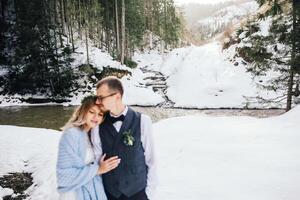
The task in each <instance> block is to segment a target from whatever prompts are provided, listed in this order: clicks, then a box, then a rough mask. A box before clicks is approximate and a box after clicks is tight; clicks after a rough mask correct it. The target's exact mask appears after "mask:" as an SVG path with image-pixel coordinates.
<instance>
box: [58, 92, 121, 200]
mask: <svg viewBox="0 0 300 200" xmlns="http://www.w3.org/2000/svg"><path fill="white" fill-rule="evenodd" d="M95 102H96V97H95V96H88V97H86V98H84V99H83V100H82V102H81V105H80V106H79V107H78V108H77V109H76V110H75V112H74V113H73V116H72V117H71V118H70V120H69V121H68V123H67V124H66V125H65V126H64V127H63V135H62V137H61V139H60V142H59V151H58V158H57V167H56V175H57V184H58V192H59V194H60V200H75V199H76V200H87V199H89V200H107V197H106V195H105V192H104V188H103V183H102V178H101V176H99V175H101V174H104V173H106V172H109V171H111V170H113V169H114V168H116V167H117V166H118V165H119V163H120V159H118V157H117V156H115V157H112V158H109V159H107V160H104V158H105V155H103V156H102V157H101V159H96V158H95V156H94V152H93V150H92V145H91V140H90V133H91V129H92V128H94V127H96V126H98V125H99V124H100V123H101V122H102V121H103V113H102V112H101V110H100V108H99V107H98V106H97V105H96V104H95ZM96 160H99V163H97V161H96Z"/></svg>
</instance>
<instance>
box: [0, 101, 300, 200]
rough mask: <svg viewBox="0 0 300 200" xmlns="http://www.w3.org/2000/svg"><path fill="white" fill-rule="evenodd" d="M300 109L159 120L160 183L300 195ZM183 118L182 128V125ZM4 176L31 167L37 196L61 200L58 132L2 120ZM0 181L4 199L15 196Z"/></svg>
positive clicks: (222, 195)
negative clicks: (263, 114) (267, 114)
mask: <svg viewBox="0 0 300 200" xmlns="http://www.w3.org/2000/svg"><path fill="white" fill-rule="evenodd" d="M299 116H300V107H299V106H298V107H296V108H294V109H293V110H291V111H290V112H288V113H286V114H284V115H281V116H278V117H272V118H265V119H257V118H251V117H209V116H205V115H195V116H185V117H177V118H170V119H166V120H163V121H160V122H158V123H156V124H154V139H155V144H156V147H157V155H158V161H159V166H158V173H159V178H160V185H159V186H158V191H157V198H156V199H159V200H162V199H174V200H183V199H188V200H198V199H214V200H241V199H243V200H253V199H255V200H282V199H286V200H298V198H299V195H300V192H299V187H300V160H299V157H300V144H299V141H300V135H299V129H300V123H299ZM183 124H184V126H183ZM0 132H1V140H0V150H1V154H0V166H1V167H0V176H3V175H5V174H7V173H9V172H23V171H24V172H29V173H32V176H33V182H34V184H33V185H32V186H31V187H30V188H28V190H27V191H26V193H27V194H29V195H30V199H32V200H40V199H45V200H57V197H58V194H57V192H56V178H55V165H56V155H57V146H58V141H59V138H60V136H61V133H60V132H58V131H54V130H47V129H35V128H25V127H15V126H0ZM12 194H13V191H12V190H11V189H9V188H1V187H0V199H2V197H4V196H5V195H12Z"/></svg>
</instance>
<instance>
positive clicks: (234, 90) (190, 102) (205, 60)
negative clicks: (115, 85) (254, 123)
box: [135, 42, 278, 108]
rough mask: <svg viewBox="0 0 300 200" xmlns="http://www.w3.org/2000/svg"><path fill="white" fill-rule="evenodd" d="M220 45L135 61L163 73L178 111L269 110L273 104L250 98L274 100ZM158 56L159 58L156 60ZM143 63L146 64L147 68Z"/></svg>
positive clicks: (178, 51) (215, 43) (180, 50)
mask: <svg viewBox="0 0 300 200" xmlns="http://www.w3.org/2000/svg"><path fill="white" fill-rule="evenodd" d="M230 53H232V54H233V52H226V54H224V53H223V52H222V50H221V44H219V43H217V42H213V43H209V44H206V45H203V46H199V47H198V46H190V47H185V48H178V49H174V50H173V51H171V52H170V53H168V54H166V55H164V58H162V56H159V55H157V54H155V52H152V53H150V54H147V53H145V54H139V55H137V56H136V57H135V60H136V61H140V65H139V66H140V67H144V66H147V67H148V68H150V69H153V70H158V71H160V72H162V73H163V74H164V75H165V76H166V77H168V79H167V85H168V90H167V95H168V97H169V98H170V99H171V100H172V101H173V102H175V107H195V108H245V107H247V108H269V107H273V106H278V105H273V104H267V105H264V104H258V103H257V100H255V99H251V98H250V99H249V98H248V97H256V96H257V95H259V96H263V97H274V96H276V94H275V93H271V92H268V91H265V90H262V89H259V88H257V87H256V82H257V81H259V80H252V78H251V75H250V74H249V73H247V72H246V68H245V66H242V65H240V66H235V65H234V63H232V62H229V61H228V59H227V58H228V57H230V55H229V54H230ZM155 55H157V56H156V58H155ZM143 63H145V64H144V65H143Z"/></svg>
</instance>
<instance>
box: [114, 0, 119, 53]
mask: <svg viewBox="0 0 300 200" xmlns="http://www.w3.org/2000/svg"><path fill="white" fill-rule="evenodd" d="M115 8H116V11H115V12H116V13H115V14H116V43H117V56H118V58H119V59H120V32H119V13H118V0H115Z"/></svg>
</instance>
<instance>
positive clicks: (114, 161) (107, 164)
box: [98, 154, 121, 174]
mask: <svg viewBox="0 0 300 200" xmlns="http://www.w3.org/2000/svg"><path fill="white" fill-rule="evenodd" d="M105 157H106V154H104V155H103V156H102V157H101V159H100V161H99V165H100V166H99V169H98V174H105V173H107V172H109V171H111V170H113V169H115V168H116V167H118V165H119V164H120V162H121V159H120V158H118V156H113V157H111V158H109V159H107V160H104V159H105Z"/></svg>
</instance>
